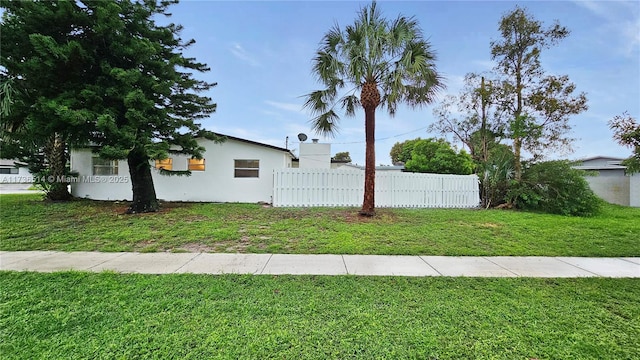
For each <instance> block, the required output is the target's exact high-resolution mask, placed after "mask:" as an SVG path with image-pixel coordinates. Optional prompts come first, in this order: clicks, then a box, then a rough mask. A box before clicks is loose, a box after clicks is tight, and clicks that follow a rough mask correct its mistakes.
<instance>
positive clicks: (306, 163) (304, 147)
mask: <svg viewBox="0 0 640 360" xmlns="http://www.w3.org/2000/svg"><path fill="white" fill-rule="evenodd" d="M299 153H300V155H298V157H299V158H300V162H299V168H300V169H330V168H331V144H319V143H300V152H299Z"/></svg>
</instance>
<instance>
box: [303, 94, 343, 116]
mask: <svg viewBox="0 0 640 360" xmlns="http://www.w3.org/2000/svg"><path fill="white" fill-rule="evenodd" d="M336 93H337V92H336V89H335V88H329V89H326V90H316V91H313V92H311V93H309V94H307V95H306V98H307V101H305V103H304V105H303V106H302V107H303V108H304V109H309V110H311V112H312V113H313V114H319V113H323V112H326V111H327V110H328V109H330V108H332V107H333V102H334V99H335V97H336Z"/></svg>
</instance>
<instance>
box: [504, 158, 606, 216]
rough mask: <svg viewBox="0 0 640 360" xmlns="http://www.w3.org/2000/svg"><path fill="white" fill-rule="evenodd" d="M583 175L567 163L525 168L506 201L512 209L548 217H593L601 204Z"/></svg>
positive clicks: (548, 163) (536, 165) (550, 163)
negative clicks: (555, 215) (545, 214)
mask: <svg viewBox="0 0 640 360" xmlns="http://www.w3.org/2000/svg"><path fill="white" fill-rule="evenodd" d="M584 175H585V172H584V171H581V170H576V169H573V168H571V165H570V163H569V162H568V161H546V162H541V163H536V164H525V166H524V167H523V173H522V179H521V180H520V181H519V182H514V183H513V184H512V187H511V189H510V190H509V197H510V199H511V202H512V203H513V205H514V206H515V207H516V208H519V209H525V210H534V211H542V212H546V213H551V214H561V215H573V216H591V215H595V214H596V213H597V212H598V210H599V208H600V202H601V200H600V199H599V198H598V197H597V196H596V195H595V194H594V193H593V191H591V189H590V188H589V184H588V183H587V181H586V180H585V179H584Z"/></svg>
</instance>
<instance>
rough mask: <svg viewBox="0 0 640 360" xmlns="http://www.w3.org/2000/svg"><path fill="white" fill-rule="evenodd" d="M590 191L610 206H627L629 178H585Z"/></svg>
mask: <svg viewBox="0 0 640 360" xmlns="http://www.w3.org/2000/svg"><path fill="white" fill-rule="evenodd" d="M585 179H586V180H587V183H589V187H590V188H591V190H592V191H593V192H594V193H595V194H596V195H598V197H600V198H602V199H603V200H604V201H606V202H608V203H611V204H618V205H624V206H629V177H628V176H624V175H622V176H606V175H605V176H603V175H596V176H586V177H585Z"/></svg>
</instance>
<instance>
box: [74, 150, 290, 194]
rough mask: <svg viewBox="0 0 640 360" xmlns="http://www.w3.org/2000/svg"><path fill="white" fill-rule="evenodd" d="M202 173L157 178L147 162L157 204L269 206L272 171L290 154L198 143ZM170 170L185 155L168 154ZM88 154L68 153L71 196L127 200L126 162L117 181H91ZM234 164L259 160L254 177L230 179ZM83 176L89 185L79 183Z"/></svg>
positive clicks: (179, 166) (185, 158)
mask: <svg viewBox="0 0 640 360" xmlns="http://www.w3.org/2000/svg"><path fill="white" fill-rule="evenodd" d="M201 144H202V145H203V146H204V147H205V148H206V149H207V151H206V152H205V153H204V159H205V171H192V172H191V176H189V177H187V176H166V175H160V173H159V171H158V170H156V169H155V166H154V163H152V169H151V173H152V176H153V182H154V186H155V189H156V194H157V196H158V199H161V200H167V201H204V202H247V203H255V202H271V200H272V199H271V196H272V193H273V170H274V169H282V168H288V167H291V156H290V154H288V153H286V152H284V151H281V150H277V149H271V148H268V147H265V146H260V145H256V144H250V143H245V142H242V141H237V140H233V139H228V140H227V141H225V142H224V143H221V144H216V143H214V142H213V141H209V140H202V142H201ZM170 157H171V158H172V159H173V170H186V169H187V163H188V158H189V157H188V156H184V155H171V156H170ZM91 158H92V153H91V151H90V150H74V151H72V152H71V168H72V170H73V171H77V172H78V173H79V179H80V180H81V181H79V182H78V183H75V184H72V186H71V189H72V194H73V195H74V196H77V197H83V198H84V197H86V198H90V199H95V200H131V198H132V190H131V181H130V178H129V169H128V166H127V162H126V160H120V161H119V163H118V175H117V176H92V162H91ZM234 160H260V168H259V177H257V178H234ZM83 177H85V178H91V181H82V180H83Z"/></svg>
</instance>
